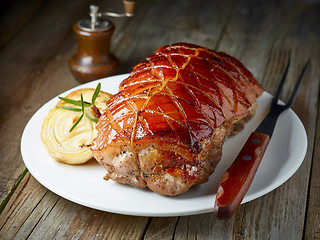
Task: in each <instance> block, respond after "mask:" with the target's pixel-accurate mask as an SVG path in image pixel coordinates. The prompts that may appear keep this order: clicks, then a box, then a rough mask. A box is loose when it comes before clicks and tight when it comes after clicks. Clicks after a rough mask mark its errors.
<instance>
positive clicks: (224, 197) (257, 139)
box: [214, 132, 270, 219]
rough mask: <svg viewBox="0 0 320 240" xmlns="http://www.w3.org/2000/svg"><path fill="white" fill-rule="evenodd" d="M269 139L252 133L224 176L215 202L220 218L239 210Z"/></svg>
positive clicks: (215, 208) (261, 134)
mask: <svg viewBox="0 0 320 240" xmlns="http://www.w3.org/2000/svg"><path fill="white" fill-rule="evenodd" d="M269 141H270V138H269V136H268V135H267V134H263V133H258V132H253V133H251V135H250V137H249V138H248V140H247V141H246V143H245V144H244V146H243V148H242V149H241V151H240V153H239V155H238V156H237V158H236V159H235V161H234V162H233V164H232V165H231V166H230V167H229V168H228V170H227V171H226V173H225V174H224V176H223V177H222V179H221V181H220V184H219V188H218V191H217V196H216V201H215V204H214V214H215V215H216V217H217V218H218V219H227V218H230V217H232V215H233V214H234V213H235V211H236V210H237V208H238V206H239V205H240V203H241V201H242V199H243V198H244V196H245V195H246V193H247V191H248V189H249V187H250V185H251V183H252V180H253V178H254V176H255V174H256V171H257V169H258V167H259V164H260V162H261V159H262V157H263V154H264V152H265V150H266V148H267V146H268V143H269Z"/></svg>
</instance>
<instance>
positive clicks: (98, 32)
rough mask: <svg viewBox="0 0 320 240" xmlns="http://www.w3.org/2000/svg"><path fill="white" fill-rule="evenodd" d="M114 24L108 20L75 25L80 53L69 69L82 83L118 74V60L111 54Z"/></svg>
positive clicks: (72, 60)
mask: <svg viewBox="0 0 320 240" xmlns="http://www.w3.org/2000/svg"><path fill="white" fill-rule="evenodd" d="M114 28H115V27H114V24H113V23H112V22H110V21H108V20H97V19H96V22H95V23H94V25H93V26H92V21H90V20H89V19H83V20H80V21H78V22H76V23H75V24H74V25H73V31H74V32H75V34H76V37H77V40H78V46H79V49H78V52H77V53H76V54H75V55H74V56H73V57H72V58H71V59H70V61H69V67H70V70H71V72H72V74H73V75H74V77H75V78H76V79H77V80H79V81H80V82H89V81H92V80H95V79H98V78H103V77H107V76H110V75H112V74H114V73H116V70H117V68H118V66H119V61H118V59H117V58H116V57H115V56H114V55H113V54H112V53H111V52H110V40H111V37H112V34H113V32H114Z"/></svg>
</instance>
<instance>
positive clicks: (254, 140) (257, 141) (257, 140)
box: [251, 138, 261, 143]
mask: <svg viewBox="0 0 320 240" xmlns="http://www.w3.org/2000/svg"><path fill="white" fill-rule="evenodd" d="M251 142H253V143H260V142H261V141H260V139H258V138H254V139H252V140H251Z"/></svg>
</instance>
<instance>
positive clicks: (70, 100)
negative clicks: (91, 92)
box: [59, 97, 92, 107]
mask: <svg viewBox="0 0 320 240" xmlns="http://www.w3.org/2000/svg"><path fill="white" fill-rule="evenodd" d="M59 99H61V100H62V101H64V102H66V103H70V104H73V105H76V106H81V105H82V104H81V101H77V100H72V99H69V98H64V97H59ZM84 106H85V107H91V106H92V105H91V104H90V103H84Z"/></svg>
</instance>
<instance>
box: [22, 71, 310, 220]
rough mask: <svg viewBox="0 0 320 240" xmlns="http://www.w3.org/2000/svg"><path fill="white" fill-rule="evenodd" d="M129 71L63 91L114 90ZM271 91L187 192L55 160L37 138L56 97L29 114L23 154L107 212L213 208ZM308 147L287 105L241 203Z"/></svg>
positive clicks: (47, 178) (68, 190)
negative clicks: (173, 192) (127, 181)
mask: <svg viewBox="0 0 320 240" xmlns="http://www.w3.org/2000/svg"><path fill="white" fill-rule="evenodd" d="M126 76H128V75H127V74H123V75H118V76H114V77H110V78H104V79H100V80H97V81H93V82H90V83H86V84H84V85H81V86H78V87H76V88H73V89H71V90H69V91H66V92H64V93H62V94H60V95H59V96H66V95H67V94H68V93H70V92H71V91H74V90H76V89H79V88H84V87H92V88H95V87H96V86H97V84H98V82H100V83H101V84H102V88H101V89H102V90H103V91H106V92H110V93H116V92H117V91H118V84H119V83H120V82H121V81H122V80H123V79H124V78H125V77H126ZM271 99H272V96H271V95H270V94H268V93H266V92H265V93H263V95H262V97H260V99H259V101H258V104H259V105H258V109H257V113H256V116H255V117H254V118H252V119H251V120H250V121H249V122H248V123H247V124H246V126H245V129H244V130H243V131H241V132H240V133H239V134H237V135H236V136H234V137H231V138H229V139H228V140H227V141H226V142H225V144H224V149H223V156H222V160H221V162H220V164H219V165H218V167H217V169H216V170H215V172H214V174H213V175H212V176H211V177H210V181H208V182H207V183H205V184H202V185H200V186H196V187H193V188H191V189H190V190H189V191H188V192H187V193H185V194H182V195H180V196H176V197H167V196H162V195H159V194H156V193H154V192H151V191H150V190H148V189H137V188H134V187H131V186H128V185H122V184H119V183H116V182H113V181H111V180H109V181H105V180H103V177H104V175H105V170H104V168H103V167H102V166H100V165H98V164H97V163H96V162H94V161H91V162H89V163H88V164H84V165H80V166H70V165H67V164H63V163H59V162H56V161H55V160H53V159H52V158H51V157H50V156H49V154H48V152H47V151H46V149H45V147H44V146H43V144H42V142H41V139H40V131H41V126H42V122H43V120H44V118H45V117H46V115H47V113H48V112H49V110H50V109H51V108H53V107H54V105H55V104H56V103H57V102H58V98H57V97H56V98H54V99H52V100H51V101H49V102H48V103H46V104H45V105H44V106H43V107H41V108H40V109H39V110H38V111H37V112H36V113H35V114H34V116H33V117H32V118H31V119H30V121H29V122H28V124H27V126H26V127H25V130H24V132H23V135H22V139H21V153H22V157H23V160H24V162H25V164H26V166H27V168H28V169H29V171H30V173H31V174H32V175H33V176H34V177H35V178H36V179H37V180H38V181H39V182H40V183H41V184H42V185H44V186H45V187H46V188H48V189H50V190H51V191H53V192H54V193H56V194H58V195H60V196H62V197H64V198H66V199H69V200H71V201H73V202H76V203H78V204H81V205H84V206H87V207H91V208H95V209H99V210H102V211H107V212H114V213H121V214H128V215H137V216H179V215H191V214H199V213H205V212H211V211H213V205H214V200H215V196H216V191H217V188H218V185H219V180H220V178H221V177H222V175H223V173H224V172H225V170H226V169H227V168H228V166H229V165H230V164H231V163H232V161H233V160H234V159H235V157H236V155H237V154H238V152H239V151H240V149H241V147H242V145H243V144H244V142H245V139H246V138H247V137H248V136H249V134H250V133H251V132H252V131H253V130H254V129H255V128H256V127H257V126H258V125H259V123H260V122H261V121H262V119H263V118H264V116H265V115H266V113H267V111H268V108H269V105H270V102H271ZM306 149H307V136H306V132H305V129H304V127H303V125H302V123H301V121H300V119H299V118H298V116H297V115H296V114H295V113H294V112H293V111H292V110H291V109H290V110H288V111H286V112H285V113H284V114H282V116H280V119H279V120H278V122H277V125H276V128H275V132H274V134H273V137H272V140H271V142H270V144H269V146H268V149H267V151H266V153H265V155H264V158H263V160H262V162H261V165H260V167H259V169H258V171H257V173H256V176H255V178H254V180H253V183H252V185H251V187H250V189H249V191H248V193H247V195H246V196H245V198H244V200H243V202H242V203H245V202H248V201H251V200H253V199H255V198H258V197H261V196H262V195H264V194H266V193H268V192H270V191H272V190H273V189H275V188H277V187H278V186H280V185H281V184H282V183H284V182H285V181H286V180H288V179H289V178H290V177H291V176H292V175H293V174H294V173H295V172H296V171H297V169H298V168H299V166H300V165H301V163H302V161H303V159H304V156H305V153H306Z"/></svg>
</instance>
